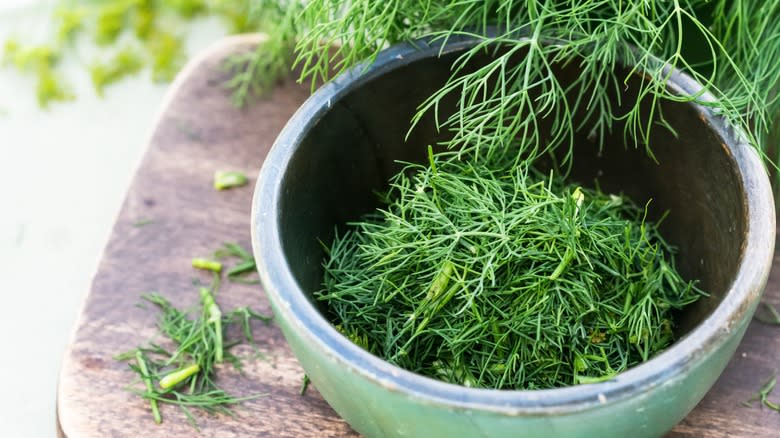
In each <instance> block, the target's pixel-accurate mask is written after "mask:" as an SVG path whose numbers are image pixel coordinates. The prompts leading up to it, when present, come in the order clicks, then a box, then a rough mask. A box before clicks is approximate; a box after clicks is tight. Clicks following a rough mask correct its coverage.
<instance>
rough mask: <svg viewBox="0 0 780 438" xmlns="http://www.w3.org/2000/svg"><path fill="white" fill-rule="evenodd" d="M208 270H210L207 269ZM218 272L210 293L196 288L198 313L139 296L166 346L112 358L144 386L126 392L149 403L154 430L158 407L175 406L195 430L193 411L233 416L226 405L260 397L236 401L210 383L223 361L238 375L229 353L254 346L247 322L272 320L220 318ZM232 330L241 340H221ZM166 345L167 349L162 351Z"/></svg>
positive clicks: (248, 314) (245, 315)
mask: <svg viewBox="0 0 780 438" xmlns="http://www.w3.org/2000/svg"><path fill="white" fill-rule="evenodd" d="M233 245H234V246H235V247H237V248H240V246H238V245H236V244H233ZM196 260H200V259H194V260H193V266H194V267H196V268H199V267H201V266H202V265H201V263H199V262H198V263H196V262H195V261H196ZM212 263H213V262H212ZM209 266H210V265H209ZM220 268H221V266H220ZM207 269H209V270H213V269H212V267H208V268H207ZM219 271H221V269H219V270H216V271H215V272H214V281H213V282H212V284H211V286H210V287H199V290H198V293H199V296H200V308H199V309H179V308H177V307H176V306H174V305H173V304H172V303H171V302H170V301H169V300H168V299H166V298H165V297H163V296H162V295H160V294H158V293H149V294H145V295H143V296H142V298H143V299H144V300H145V301H147V302H149V303H151V304H154V305H155V306H156V307H157V308H158V309H159V310H160V312H161V314H160V317H159V320H158V323H157V327H158V329H159V330H160V332H161V333H162V334H163V335H164V336H165V337H166V338H167V341H166V342H164V343H163V345H165V346H163V345H160V344H157V343H151V342H150V343H149V344H148V345H146V346H139V347H137V348H134V349H132V350H130V351H127V352H124V353H122V354H119V355H117V356H116V357H115V359H116V360H119V361H127V362H129V366H130V369H132V370H133V371H134V372H136V374H138V377H139V380H138V383H143V385H144V389H138V388H137V387H136V386H135V385H132V386H130V387H129V388H128V390H130V391H131V392H133V393H135V394H137V395H138V396H140V397H141V398H144V399H146V400H149V404H150V408H151V411H152V416H153V418H154V420H155V422H156V423H158V424H159V423H160V422H162V416H161V413H160V408H159V406H160V405H162V404H172V405H176V406H179V408H180V409H181V410H182V412H183V413H184V415H185V416H186V418H187V420H188V421H189V423H190V424H191V425H192V426H193V427H195V428H197V423H196V422H195V417H194V416H193V414H192V411H191V409H193V408H197V409H201V410H203V411H205V412H207V413H212V414H216V413H222V414H228V415H232V414H233V412H232V410H231V405H234V404H236V403H240V402H241V401H244V400H249V399H253V398H257V397H261V396H263V395H264V394H253V395H250V396H247V397H235V396H233V395H230V394H228V393H227V392H225V391H224V390H222V389H221V388H220V387H219V386H218V385H217V382H216V380H215V377H216V372H217V367H218V366H219V364H220V363H222V362H223V361H225V362H228V363H230V364H232V365H233V367H235V368H236V369H238V370H239V371H240V370H241V367H242V363H241V360H240V359H239V358H238V357H237V356H235V355H233V354H232V353H231V352H230V348H231V347H232V346H235V345H237V344H240V343H249V344H250V345H252V346H254V343H255V337H254V334H253V333H252V326H251V323H252V321H255V320H256V321H261V322H263V323H265V324H268V323H269V322H270V321H271V317H269V316H265V315H262V314H260V313H257V312H255V311H253V310H252V309H250V308H249V307H239V308H236V309H234V310H231V311H230V312H223V311H222V310H221V309H220V307H219V305H218V304H217V302H216V294H217V291H218V289H219V285H220V277H219ZM233 327H235V328H236V329H238V331H240V333H241V334H242V336H241V337H239V338H237V339H225V336H227V335H228V334H229V333H231V332H232V331H233V330H232V329H231V328H233ZM169 345H170V346H172V348H166V346H169ZM155 382H156V384H157V385H156V386H155Z"/></svg>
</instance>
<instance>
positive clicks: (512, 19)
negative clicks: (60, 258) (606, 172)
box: [295, 0, 780, 164]
mask: <svg viewBox="0 0 780 438" xmlns="http://www.w3.org/2000/svg"><path fill="white" fill-rule="evenodd" d="M302 3H304V10H303V13H301V14H300V16H299V18H298V20H297V22H296V23H295V26H296V29H297V30H298V34H299V39H298V43H297V46H296V63H297V64H298V65H299V66H300V67H301V72H302V73H301V79H307V78H309V79H314V80H315V81H316V80H327V79H329V78H330V77H331V76H332V74H333V73H335V74H338V73H340V72H343V71H344V70H345V69H347V68H350V67H353V66H355V65H358V64H359V63H361V62H365V61H366V60H367V61H368V62H370V61H371V60H372V59H373V58H374V57H376V55H377V54H378V53H379V51H380V50H382V49H384V48H386V47H387V46H388V45H390V44H394V43H397V42H400V41H412V40H414V39H417V38H427V39H429V40H434V41H439V42H446V41H449V40H451V39H453V38H458V37H462V36H465V37H470V38H477V39H478V40H479V44H477V45H476V46H475V47H474V48H472V49H470V50H467V51H466V52H465V53H463V54H462V55H461V56H460V57H459V58H458V59H457V60H456V61H455V62H454V64H453V66H452V71H453V73H452V76H451V78H450V80H449V81H448V82H447V83H446V84H445V85H444V87H442V88H441V89H440V90H437V91H436V92H434V94H433V95H432V96H431V97H430V98H429V99H428V100H427V101H425V102H424V103H423V104H422V105H421V106H420V109H419V113H418V114H417V115H416V117H415V119H414V120H415V121H417V120H419V119H420V118H421V117H423V115H424V114H427V113H433V114H435V115H436V116H437V124H438V126H439V128H440V129H442V130H447V131H452V137H453V138H452V140H450V141H448V142H447V144H448V145H449V146H451V147H453V148H458V147H461V146H463V145H466V144H474V143H475V142H479V143H480V144H482V148H483V149H484V150H485V154H484V155H488V156H489V155H490V154H492V153H496V151H498V150H500V149H501V148H505V147H508V145H510V144H515V143H516V142H517V141H518V139H519V140H521V141H522V143H521V144H520V147H521V148H522V149H523V150H525V151H526V152H527V154H528V155H529V156H533V155H541V154H543V153H544V152H545V151H547V150H550V149H555V148H571V147H572V145H573V142H574V137H575V133H577V132H578V131H579V130H582V129H587V130H588V132H585V134H587V135H588V136H589V137H591V138H594V139H596V140H602V141H603V139H604V136H605V134H606V133H607V132H609V131H610V130H611V129H612V126H613V125H614V124H615V123H616V122H617V121H621V120H622V121H624V122H625V123H624V126H625V130H626V132H625V134H626V139H627V140H628V142H634V144H635V145H636V146H644V147H646V148H647V147H648V138H649V135H650V131H651V130H652V129H657V125H661V126H667V125H665V124H664V121H663V115H662V114H660V113H659V108H660V106H659V103H660V102H661V101H662V100H673V101H695V102H699V103H702V104H704V105H705V106H708V107H710V108H712V109H713V111H715V112H717V113H718V114H720V115H722V116H723V117H725V118H727V119H728V120H729V121H730V122H731V123H733V124H734V125H737V126H742V127H743V128H745V130H746V132H747V133H748V135H749V137H750V138H751V141H752V143H753V144H754V145H755V146H758V147H760V148H764V149H765V148H766V145H767V143H766V141H767V140H766V139H767V137H768V134H769V131H770V127H771V126H772V125H771V121H772V120H774V119H775V118H776V115H777V114H778V113H779V112H780V99H778V93H777V90H778V84H780V71H778V69H777V68H775V65H774V63H773V61H772V60H773V59H774V57H773V56H772V54H775V53H780V39H778V37H777V35H780V32H778V31H779V30H780V27H779V26H780V24H778V23H780V2H779V1H777V0H772V1H767V2H762V3H761V4H760V5H754V4H753V3H752V2H748V1H745V0H741V1H732V0H714V1H708V0H673V1H657V0H652V1H646V0H628V1H617V0H584V1H578V2H560V1H555V0H533V1H528V2H513V1H507V0H503V1H502V0H493V1H476V0H464V1H458V2H438V1H430V0H428V1H422V2H420V1H413V0H397V1H392V2H366V1H358V0H341V1H329V0H310V1H306V2H302ZM488 53H490V54H491V57H492V59H490V60H488V61H486V62H485V63H484V64H481V65H479V66H478V67H477V68H473V66H472V65H470V64H469V61H470V60H473V59H476V58H479V57H482V55H484V54H488ZM565 66H574V67H576V68H577V69H579V72H578V74H577V75H576V76H575V78H574V81H573V82H572V83H565V82H563V81H562V80H561V79H560V76H559V75H556V74H555V73H556V70H558V69H560V68H563V67H565ZM671 68H677V69H680V70H682V71H684V72H686V73H688V74H689V75H691V76H693V77H694V79H696V80H697V81H698V82H699V83H701V84H702V85H703V86H704V88H705V89H706V90H707V91H708V92H709V93H711V94H712V95H713V96H714V97H715V99H714V100H712V99H703V96H702V95H700V94H695V95H678V94H676V93H677V92H675V91H672V90H669V89H668V88H667V82H668V80H669V75H670V72H671V71H672V70H671ZM635 73H638V74H641V75H642V76H643V77H644V78H645V79H646V80H645V81H644V82H642V83H641V85H640V87H641V88H640V90H639V91H638V95H639V99H638V101H637V102H631V103H627V102H617V103H616V102H615V101H614V96H615V95H618V96H619V95H620V93H621V92H622V90H623V88H624V87H625V85H626V81H627V79H628V78H629V77H630V76H631V75H633V74H635ZM568 76H571V75H568ZM451 96H455V101H456V103H457V108H456V110H455V111H454V113H453V115H452V116H451V117H446V118H444V119H439V118H438V116H439V114H438V110H439V108H440V105H441V104H442V103H443V102H445V101H447V100H448V97H451ZM582 114H586V115H587V117H586V118H585V120H580V119H578V117H575V115H582ZM542 123H544V124H545V125H546V126H549V127H550V130H549V131H550V132H549V133H548V134H545V135H544V137H543V136H542V132H541V130H540V129H539V126H540V125H541V124H542ZM667 128H668V126H667ZM661 129H663V128H661ZM648 151H649V152H652V151H650V150H649V149H648ZM482 156H483V155H480V156H479V158H481V157H482ZM479 158H478V159H479ZM568 159H570V154H566V155H565V160H568ZM563 164H566V161H564V163H563Z"/></svg>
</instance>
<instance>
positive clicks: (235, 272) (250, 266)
mask: <svg viewBox="0 0 780 438" xmlns="http://www.w3.org/2000/svg"><path fill="white" fill-rule="evenodd" d="M214 257H215V258H217V259H224V258H228V257H236V258H238V259H239V263H238V264H236V265H235V266H233V267H231V268H230V269H228V271H227V273H226V275H227V278H228V280H229V281H232V282H234V283H243V284H259V283H260V280H258V279H257V278H247V277H248V276H250V275H252V274H255V273H256V272H257V270H256V269H257V264H256V263H255V258H254V256H253V255H252V254H251V253H250V252H249V251H247V250H245V249H244V248H242V247H241V245H239V244H237V243H234V242H225V243H223V244H222V248H220V249H218V250H217V251H215V252H214Z"/></svg>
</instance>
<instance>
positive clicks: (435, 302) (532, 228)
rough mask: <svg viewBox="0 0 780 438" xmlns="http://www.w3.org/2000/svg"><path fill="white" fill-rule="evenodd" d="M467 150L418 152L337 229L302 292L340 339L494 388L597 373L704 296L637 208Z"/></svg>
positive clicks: (653, 343) (613, 370) (654, 344)
mask: <svg viewBox="0 0 780 438" xmlns="http://www.w3.org/2000/svg"><path fill="white" fill-rule="evenodd" d="M476 153H479V151H478V150H477V149H476V148H472V149H470V150H469V151H466V152H462V153H460V154H458V153H454V152H445V153H440V154H437V155H434V154H432V153H430V149H429V157H430V161H429V163H427V164H426V165H417V164H409V165H407V166H406V167H405V169H403V170H402V171H401V172H399V173H398V174H397V175H396V176H395V177H394V178H393V179H392V181H391V183H390V188H389V191H388V192H387V193H386V194H384V195H383V202H382V207H381V208H380V209H378V210H376V211H375V212H373V213H370V214H368V215H366V216H365V217H363V218H362V219H361V220H360V221H358V222H355V223H351V224H349V225H348V228H347V229H345V230H342V231H341V232H340V233H339V232H337V236H336V237H335V239H334V241H333V242H332V244H330V246H329V247H328V248H327V256H326V260H325V262H324V267H325V277H324V288H323V289H322V290H321V291H319V292H317V293H316V298H317V299H318V300H320V301H321V302H322V303H323V304H324V305H325V307H326V308H327V311H326V313H327V314H328V315H329V317H330V318H331V321H332V323H333V324H334V325H335V326H336V327H337V328H338V329H339V330H340V331H341V332H342V333H344V334H345V336H347V337H349V338H350V339H351V340H352V341H353V342H354V343H356V344H358V345H360V346H361V347H362V348H364V349H366V350H368V351H369V352H371V353H373V354H375V355H377V356H379V357H382V358H384V359H386V360H388V361H390V362H391V363H393V364H396V365H398V366H400V367H402V368H405V369H407V370H410V371H413V372H416V373H419V374H423V375H426V376H430V377H435V378H438V379H441V380H444V381H447V382H451V383H457V384H462V385H465V386H471V387H486V388H498V389H537V388H553V387H560V386H566V385H574V384H583V383H594V382H599V381H603V380H608V379H610V378H612V377H614V376H615V375H616V374H617V373H619V372H621V371H624V370H625V369H627V368H629V367H632V366H634V365H637V364H638V363H640V362H642V361H645V360H647V359H649V358H651V357H652V356H653V355H654V354H655V353H656V352H658V351H659V350H661V349H663V348H665V347H667V346H668V345H669V344H670V343H671V342H672V341H673V340H674V332H673V330H674V327H675V325H674V321H673V319H672V315H671V312H672V311H673V310H676V309H681V308H682V307H684V306H685V305H687V304H690V303H692V302H694V301H696V300H697V299H698V298H699V297H701V296H703V295H705V294H704V292H702V291H701V290H699V289H698V288H697V287H696V286H695V284H694V282H690V281H685V280H683V279H682V278H681V276H680V275H679V274H678V272H677V270H676V269H675V266H674V258H673V255H674V248H673V247H671V246H670V245H668V244H667V243H666V242H665V241H664V239H663V237H662V236H661V235H660V234H659V231H658V224H657V223H654V222H652V221H649V220H648V219H647V217H646V216H647V207H645V208H641V207H639V206H636V205H635V204H633V203H632V202H631V201H630V200H629V199H627V198H626V197H624V196H621V195H614V194H605V193H601V192H599V191H596V190H590V189H585V188H583V187H579V186H576V185H572V184H570V183H567V182H565V181H564V180H563V178H562V177H561V176H559V175H557V174H555V173H550V174H542V173H539V172H537V171H535V170H533V168H531V167H529V166H528V165H517V164H516V163H515V161H516V159H515V158H514V155H513V154H511V153H506V154H503V155H502V154H497V155H494V156H493V157H492V158H490V159H486V158H483V159H479V160H477V159H475V156H474V154H476ZM524 164H528V163H524Z"/></svg>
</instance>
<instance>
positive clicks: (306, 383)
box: [300, 374, 311, 397]
mask: <svg viewBox="0 0 780 438" xmlns="http://www.w3.org/2000/svg"><path fill="white" fill-rule="evenodd" d="M310 383H311V380H309V375H308V374H304V375H303V383H301V391H300V395H301V397H303V396H304V395H306V390H307V389H309V384H310Z"/></svg>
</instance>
